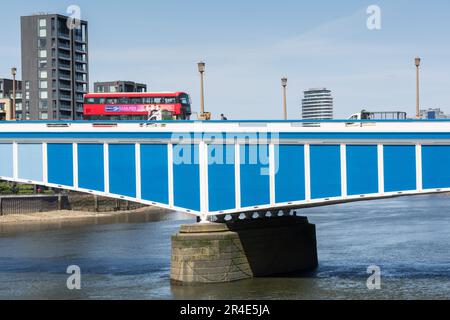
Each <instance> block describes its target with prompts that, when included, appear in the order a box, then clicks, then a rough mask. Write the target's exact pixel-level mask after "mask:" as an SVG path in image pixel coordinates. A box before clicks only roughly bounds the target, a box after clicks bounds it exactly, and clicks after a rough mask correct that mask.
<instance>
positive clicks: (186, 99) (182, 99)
mask: <svg viewBox="0 0 450 320" xmlns="http://www.w3.org/2000/svg"><path fill="white" fill-rule="evenodd" d="M180 102H181V104H191V102H190V101H189V96H188V95H182V96H180Z"/></svg>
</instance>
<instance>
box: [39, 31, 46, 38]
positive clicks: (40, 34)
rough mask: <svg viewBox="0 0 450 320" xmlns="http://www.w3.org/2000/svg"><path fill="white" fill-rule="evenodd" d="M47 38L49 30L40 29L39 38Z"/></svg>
mask: <svg viewBox="0 0 450 320" xmlns="http://www.w3.org/2000/svg"><path fill="white" fill-rule="evenodd" d="M46 36H47V29H40V30H39V37H41V38H45V37H46Z"/></svg>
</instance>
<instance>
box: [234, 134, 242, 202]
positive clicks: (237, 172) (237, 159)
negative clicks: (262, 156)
mask: <svg viewBox="0 0 450 320" xmlns="http://www.w3.org/2000/svg"><path fill="white" fill-rule="evenodd" d="M234 182H235V188H234V190H235V193H236V194H235V198H236V209H240V208H241V146H240V145H239V143H238V142H236V143H235V145H234Z"/></svg>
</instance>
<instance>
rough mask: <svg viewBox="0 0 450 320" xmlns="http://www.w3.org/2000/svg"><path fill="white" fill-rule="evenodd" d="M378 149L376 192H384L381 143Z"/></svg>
mask: <svg viewBox="0 0 450 320" xmlns="http://www.w3.org/2000/svg"><path fill="white" fill-rule="evenodd" d="M377 151H378V193H384V153H383V145H382V144H379V145H378V147H377Z"/></svg>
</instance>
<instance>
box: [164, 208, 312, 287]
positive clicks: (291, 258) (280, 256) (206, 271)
mask: <svg viewBox="0 0 450 320" xmlns="http://www.w3.org/2000/svg"><path fill="white" fill-rule="evenodd" d="M249 216H250V217H251V216H253V214H252V215H247V214H246V217H247V218H246V219H241V220H238V219H232V220H230V221H223V220H222V219H220V218H219V221H221V222H209V223H197V224H191V225H183V226H181V228H180V230H179V232H178V233H177V234H176V235H174V236H172V257H171V280H172V282H173V283H175V284H190V283H219V282H230V281H236V280H242V279H248V278H252V277H264V276H274V275H288V274H295V273H298V272H301V271H308V270H313V269H315V268H316V267H317V265H318V260H317V247H316V230H315V226H314V225H313V224H310V223H309V222H308V219H307V218H306V217H298V216H290V215H283V216H277V215H272V217H259V218H256V219H253V218H248V217H249Z"/></svg>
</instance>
